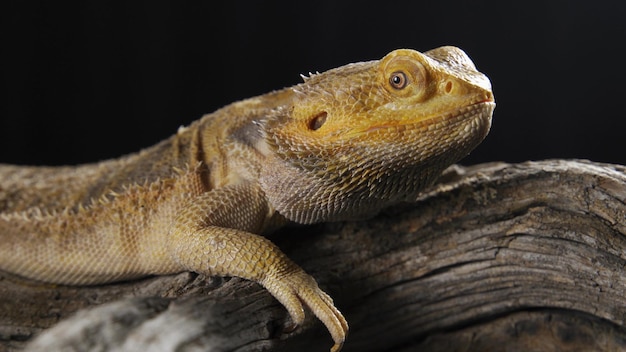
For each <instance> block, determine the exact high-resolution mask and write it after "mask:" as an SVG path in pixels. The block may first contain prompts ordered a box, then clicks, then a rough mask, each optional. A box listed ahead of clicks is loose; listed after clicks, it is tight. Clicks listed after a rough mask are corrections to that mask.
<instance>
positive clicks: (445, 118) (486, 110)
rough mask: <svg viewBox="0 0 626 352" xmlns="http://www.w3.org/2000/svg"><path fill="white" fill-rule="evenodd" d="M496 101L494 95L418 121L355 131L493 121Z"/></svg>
mask: <svg viewBox="0 0 626 352" xmlns="http://www.w3.org/2000/svg"><path fill="white" fill-rule="evenodd" d="M495 106H496V103H495V101H494V99H493V97H486V98H484V99H481V100H479V101H476V102H475V103H472V104H469V105H465V106H462V107H460V108H456V109H453V110H448V111H444V112H441V113H438V114H435V115H432V116H429V117H425V118H422V119H419V120H418V121H407V122H400V123H393V124H381V125H375V126H370V127H368V128H366V129H364V130H361V131H355V132H357V134H369V133H371V132H375V131H380V130H388V129H393V130H395V132H396V133H398V132H405V131H407V132H408V131H410V130H423V131H427V130H428V131H431V130H437V129H439V128H442V127H443V126H451V125H455V124H458V123H460V122H461V121H464V120H468V121H470V120H475V119H478V120H481V118H482V119H485V118H488V119H489V122H490V121H491V114H492V113H493V109H494V108H495Z"/></svg>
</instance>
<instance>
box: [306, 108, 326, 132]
mask: <svg viewBox="0 0 626 352" xmlns="http://www.w3.org/2000/svg"><path fill="white" fill-rule="evenodd" d="M327 116H328V113H327V112H326V111H322V112H320V113H319V114H317V115H315V116H313V118H312V119H311V121H309V129H311V130H312V131H317V130H318V129H320V127H322V126H323V125H324V123H325V122H326V117H327Z"/></svg>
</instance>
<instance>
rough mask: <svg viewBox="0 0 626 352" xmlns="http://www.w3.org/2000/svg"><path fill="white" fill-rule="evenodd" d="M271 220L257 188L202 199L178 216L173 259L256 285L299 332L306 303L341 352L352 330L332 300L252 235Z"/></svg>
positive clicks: (172, 243) (171, 251)
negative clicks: (349, 329)
mask: <svg viewBox="0 0 626 352" xmlns="http://www.w3.org/2000/svg"><path fill="white" fill-rule="evenodd" d="M242 204H246V206H245V207H242ZM269 216H270V210H269V206H268V204H267V200H266V199H265V196H264V194H263V192H262V191H261V190H260V188H258V187H255V186H253V185H250V184H244V185H237V186H227V187H223V188H219V189H216V190H212V191H210V192H207V193H204V194H202V195H200V196H198V197H196V198H194V199H193V200H192V201H190V202H189V204H188V205H187V206H185V207H184V209H183V210H182V211H181V213H180V214H179V215H178V217H177V219H176V221H175V224H174V226H173V227H172V228H171V230H170V233H169V235H168V239H167V241H168V251H169V254H170V255H171V257H172V259H173V260H174V261H175V262H177V263H178V264H179V265H181V267H182V268H184V269H185V270H189V271H194V272H197V273H203V274H207V275H219V276H238V277H241V278H244V279H248V280H252V281H256V282H258V283H259V284H261V285H262V286H263V287H265V288H266V289H267V290H268V291H269V292H270V293H271V294H272V295H273V296H274V297H275V298H276V299H277V300H278V301H279V302H280V303H282V304H283V305H284V306H285V308H286V309H287V311H288V312H289V315H290V316H291V319H292V321H293V323H294V324H295V326H297V325H300V324H302V322H303V321H304V317H305V314H304V309H303V305H302V304H303V303H304V304H305V305H306V306H307V307H309V309H310V310H311V311H312V312H313V313H314V314H315V316H317V317H318V318H319V319H320V320H321V321H322V322H323V323H324V325H326V327H327V328H328V331H329V332H330V334H331V335H332V337H333V340H334V342H335V345H334V346H333V348H332V351H339V350H340V349H341V347H342V345H343V342H344V340H345V337H346V334H347V331H348V324H347V322H346V320H345V319H344V317H343V315H342V314H341V313H340V312H339V310H337V308H335V306H334V304H333V300H332V299H331V298H330V296H329V295H327V294H326V293H325V292H324V291H322V290H321V289H320V288H319V287H318V285H317V282H316V281H315V279H313V278H312V277H311V276H310V275H308V274H307V273H306V272H305V271H304V270H303V269H302V268H300V267H299V266H298V265H297V264H295V263H294V262H292V261H291V260H290V259H289V258H288V257H287V256H286V255H285V254H284V253H283V252H282V251H281V250H280V249H279V248H278V247H277V246H276V245H274V244H273V243H272V242H271V241H269V240H268V239H267V238H265V237H263V236H259V235H256V234H254V233H258V232H260V231H261V230H262V229H263V227H264V225H265V223H266V222H267V220H268V218H269ZM295 326H294V327H295Z"/></svg>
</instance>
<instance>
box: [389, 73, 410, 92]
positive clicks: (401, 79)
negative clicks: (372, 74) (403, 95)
mask: <svg viewBox="0 0 626 352" xmlns="http://www.w3.org/2000/svg"><path fill="white" fill-rule="evenodd" d="M389 84H391V86H392V87H393V88H395V89H403V88H404V87H406V85H407V84H408V79H407V78H406V74H405V73H404V72H401V71H396V72H394V73H392V74H391V76H390V77H389Z"/></svg>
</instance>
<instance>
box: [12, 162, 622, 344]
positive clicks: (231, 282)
mask: <svg viewBox="0 0 626 352" xmlns="http://www.w3.org/2000/svg"><path fill="white" fill-rule="evenodd" d="M625 235H626V167H624V166H619V165H608V164H599V163H592V162H587V161H564V160H549V161H542V162H529V163H524V164H516V165H509V164H501V163H498V164H481V165H476V166H473V167H468V168H462V167H452V168H450V169H449V170H448V171H447V172H446V173H445V174H444V175H443V177H442V179H441V181H440V183H438V184H437V185H436V186H435V187H433V188H432V189H431V190H430V191H429V192H427V193H425V194H424V195H422V196H421V197H420V199H418V200H417V203H414V204H406V205H402V206H398V207H395V208H393V209H388V210H386V211H384V212H383V213H381V214H380V215H378V216H377V217H376V218H374V219H370V220H364V221H353V222H341V223H329V224H322V225H315V226H306V227H290V228H286V229H283V230H281V231H280V232H279V233H276V234H274V235H272V236H271V238H272V240H273V241H274V242H275V243H277V244H278V245H279V246H280V247H281V249H283V250H284V251H285V253H286V254H287V255H288V256H289V257H290V258H292V259H293V260H294V261H296V262H297V263H298V264H300V265H302V267H303V268H304V269H305V270H306V271H307V272H309V273H310V274H311V275H313V276H314V277H315V278H316V279H317V280H318V282H319V283H320V286H321V287H322V288H323V289H324V290H325V291H326V292H328V293H329V294H330V295H331V296H332V297H333V298H334V299H335V303H336V305H337V307H338V308H339V309H340V310H341V311H342V312H343V313H344V315H345V316H346V318H347V320H348V322H349V323H350V335H349V336H348V339H347V341H346V344H345V346H344V348H345V350H346V351H381V350H394V351H398V350H400V351H402V350H406V351H409V350H415V349H416V348H421V350H426V351H455V350H456V351H484V350H494V351H499V350H505V349H506V350H508V351H517V350H519V351H533V350H534V351H578V350H606V351H610V350H619V349H624V348H626V329H625V325H626V276H624V275H623V268H624V266H625V265H626V237H625ZM92 306H97V307H95V308H91V307H92ZM0 307H1V309H0V346H1V347H0V349H3V350H20V349H23V348H24V347H25V346H26V344H27V343H30V345H29V346H28V347H29V350H50V349H51V348H52V349H54V348H58V349H61V348H62V347H66V348H68V349H67V350H86V349H102V350H107V349H113V348H117V349H118V350H127V351H131V350H142V349H143V350H154V349H155V348H156V347H159V348H162V349H164V350H173V349H174V348H177V350H180V351H197V350H210V351H235V350H236V351H257V350H260V349H267V350H272V351H282V350H285V351H286V350H295V349H296V348H298V349H299V350H302V351H319V350H326V349H327V348H329V347H330V346H331V345H332V341H331V339H330V338H329V337H328V336H327V333H326V331H325V329H324V328H323V326H322V325H321V324H320V323H319V322H318V321H316V320H315V319H314V318H313V317H311V316H310V315H309V316H307V321H306V323H305V325H304V326H302V327H300V328H299V329H297V330H295V331H294V332H292V333H289V334H284V333H283V331H282V329H283V326H285V325H286V324H288V323H289V321H288V315H287V313H286V311H285V310H284V309H283V307H282V306H281V305H280V304H279V303H278V302H276V301H275V300H274V299H273V298H272V297H271V296H270V295H269V293H267V292H266V291H265V290H263V289H262V288H261V287H260V286H258V285H257V284H254V283H251V282H247V281H245V280H241V279H237V278H233V279H219V278H204V277H202V276H196V275H194V274H179V275H175V276H165V277H157V278H149V279H145V280H140V281H134V282H128V283H121V284H112V285H103V286H93V287H70V286H51V285H40V284H37V283H33V282H30V281H24V280H22V279H19V278H17V277H15V276H12V275H9V274H4V273H3V274H2V275H1V278H0ZM85 308H91V309H92V310H86V311H85V310H84V309H85ZM75 312H79V313H78V314H76V315H73V313H75ZM59 321H61V323H59ZM48 328H50V329H48ZM44 329H48V330H44ZM42 331H43V332H42ZM37 335H38V337H37V338H33V336H37ZM33 340H34V341H33Z"/></svg>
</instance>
